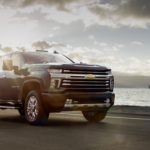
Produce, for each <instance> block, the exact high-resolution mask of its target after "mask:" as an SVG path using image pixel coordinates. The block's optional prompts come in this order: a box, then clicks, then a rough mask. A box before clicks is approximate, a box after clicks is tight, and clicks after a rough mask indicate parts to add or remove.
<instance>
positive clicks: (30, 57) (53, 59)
mask: <svg viewBox="0 0 150 150" xmlns="http://www.w3.org/2000/svg"><path fill="white" fill-rule="evenodd" d="M23 57H24V61H25V63H26V64H41V63H73V61H71V60H70V59H69V58H67V57H65V56H63V55H60V54H50V53H43V52H41V53H35V52H33V53H24V54H23Z"/></svg>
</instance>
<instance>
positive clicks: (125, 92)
mask: <svg viewBox="0 0 150 150" xmlns="http://www.w3.org/2000/svg"><path fill="white" fill-rule="evenodd" d="M114 93H115V94H116V98H115V105H128V106H150V89H146V88H115V89H114Z"/></svg>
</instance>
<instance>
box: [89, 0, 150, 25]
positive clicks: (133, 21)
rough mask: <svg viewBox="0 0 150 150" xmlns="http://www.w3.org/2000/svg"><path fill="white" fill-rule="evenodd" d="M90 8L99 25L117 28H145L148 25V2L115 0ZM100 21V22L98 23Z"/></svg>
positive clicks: (149, 12) (149, 22)
mask: <svg viewBox="0 0 150 150" xmlns="http://www.w3.org/2000/svg"><path fill="white" fill-rule="evenodd" d="M112 1H113V2H114V3H112V2H111V1H106V2H103V3H101V2H100V3H99V4H98V5H97V4H96V5H94V6H90V7H89V10H90V11H91V12H92V13H94V14H95V15H97V16H98V17H99V24H101V25H103V24H105V25H107V26H112V27H119V26H130V27H140V28H146V27H147V26H149V25H150V1H149V0H122V1H117V2H116V3H115V0H112ZM100 20H102V22H101V21H100Z"/></svg>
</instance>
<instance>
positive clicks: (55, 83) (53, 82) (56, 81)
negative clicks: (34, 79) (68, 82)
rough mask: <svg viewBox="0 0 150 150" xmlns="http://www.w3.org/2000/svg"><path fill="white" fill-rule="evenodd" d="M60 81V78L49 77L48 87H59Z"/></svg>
mask: <svg viewBox="0 0 150 150" xmlns="http://www.w3.org/2000/svg"><path fill="white" fill-rule="evenodd" d="M60 82H61V81H60V79H51V83H50V88H59V87H60Z"/></svg>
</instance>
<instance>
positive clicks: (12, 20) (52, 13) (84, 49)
mask: <svg viewBox="0 0 150 150" xmlns="http://www.w3.org/2000/svg"><path fill="white" fill-rule="evenodd" d="M149 48H150V1H149V0H0V52H1V54H2V53H4V51H5V52H7V51H10V50H13V51H16V50H34V49H49V50H50V51H53V50H57V51H58V52H60V53H64V54H66V55H67V56H69V57H71V58H72V59H73V60H75V61H77V62H85V63H92V64H99V65H106V66H108V67H110V68H112V70H113V71H116V72H120V73H129V74H139V75H148V76H149V75H150V50H149Z"/></svg>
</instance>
